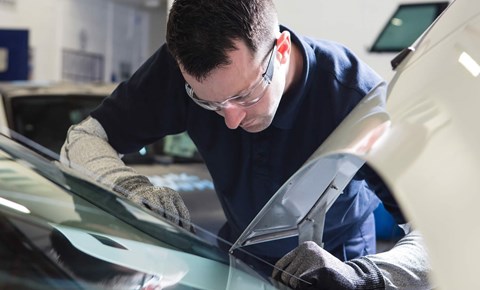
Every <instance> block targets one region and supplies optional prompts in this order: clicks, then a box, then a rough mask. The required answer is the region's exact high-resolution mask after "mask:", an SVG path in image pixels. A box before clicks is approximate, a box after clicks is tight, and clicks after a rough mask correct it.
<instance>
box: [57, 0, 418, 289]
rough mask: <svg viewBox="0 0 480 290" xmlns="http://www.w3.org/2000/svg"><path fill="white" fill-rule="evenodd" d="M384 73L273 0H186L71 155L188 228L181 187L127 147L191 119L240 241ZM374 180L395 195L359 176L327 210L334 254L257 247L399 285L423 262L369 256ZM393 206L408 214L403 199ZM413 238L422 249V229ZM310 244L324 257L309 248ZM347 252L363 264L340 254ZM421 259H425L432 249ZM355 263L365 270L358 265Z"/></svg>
mask: <svg viewBox="0 0 480 290" xmlns="http://www.w3.org/2000/svg"><path fill="white" fill-rule="evenodd" d="M381 82H382V80H381V79H380V77H379V76H378V75H377V74H376V73H374V72H373V71H372V70H371V69H370V68H369V67H368V66H366V65H365V64H364V63H362V62H361V61H360V60H358V59H357V58H356V57H355V56H354V55H353V54H352V53H351V52H350V51H349V50H348V49H346V48H345V47H343V46H341V45H339V44H336V43H332V42H328V41H317V40H313V39H310V38H306V37H300V36H298V35H296V34H295V33H294V32H293V31H291V30H289V29H288V28H286V27H281V26H279V24H278V20H277V15H276V12H275V8H274V5H273V2H272V1H271V0H177V1H175V2H174V3H173V6H172V8H171V11H170V15H169V20H168V25H167V44H166V45H163V46H162V47H161V48H160V49H159V50H158V51H157V52H156V53H155V54H154V55H153V56H152V57H151V58H150V59H148V60H147V61H146V62H145V63H144V64H143V65H142V66H141V67H140V68H139V70H138V71H137V72H136V73H135V74H134V75H133V76H132V77H131V78H130V79H129V80H128V81H126V82H124V83H122V84H120V85H119V86H118V88H117V89H116V90H115V91H114V92H113V94H112V95H111V96H110V97H109V98H107V99H106V100H105V101H104V102H103V104H102V105H101V106H100V107H99V108H97V109H96V110H95V111H93V112H92V114H91V117H90V118H87V120H85V121H84V122H82V123H81V124H79V125H78V126H73V127H72V128H71V129H70V130H69V133H68V136H67V140H66V142H65V145H64V148H63V149H62V160H63V162H65V163H67V164H69V165H70V166H78V167H80V168H85V169H86V170H87V171H88V172H91V173H93V174H94V176H96V178H97V179H98V180H100V181H101V182H103V183H105V184H108V185H109V186H111V187H112V188H113V189H114V190H116V191H118V192H120V193H122V194H124V195H125V196H127V197H128V198H130V199H132V200H133V201H134V202H137V203H139V204H141V205H144V206H146V207H147V208H149V209H151V210H153V211H156V212H158V213H161V214H164V215H165V216H166V217H167V218H169V219H171V220H172V221H174V222H177V223H179V224H181V225H182V226H184V227H186V228H189V226H190V224H189V213H188V210H187V209H186V208H185V205H184V204H183V202H182V200H181V198H180V196H179V195H178V193H176V192H174V191H173V190H171V189H168V188H158V187H154V186H152V185H151V184H150V183H149V182H148V179H147V178H146V177H143V176H140V175H138V174H136V173H135V172H134V171H133V170H132V169H130V168H128V167H125V166H124V164H123V163H122V162H121V160H120V159H119V157H118V154H119V153H120V154H123V153H128V152H132V151H136V150H138V149H140V148H141V147H143V146H145V145H146V144H149V143H152V142H154V141H156V140H158V139H160V138H163V137H164V136H166V135H169V134H176V133H180V132H183V131H187V132H188V134H189V135H190V137H191V138H192V140H193V141H194V143H195V145H196V146H197V148H198V150H199V152H200V154H201V155H202V157H203V158H204V160H205V163H206V165H207V167H208V169H209V171H210V173H211V175H212V178H213V181H214V185H215V190H216V192H217V194H218V197H219V199H220V202H221V204H222V207H223V209H224V211H225V214H226V217H227V220H228V223H227V224H226V225H225V226H224V228H223V229H222V230H221V236H222V237H224V238H226V239H227V240H229V241H232V242H233V241H235V240H236V238H237V237H238V236H239V235H240V234H241V232H242V231H243V230H244V229H245V228H246V226H247V225H248V224H249V223H250V221H251V220H252V219H253V218H254V216H255V215H256V213H258V211H259V210H260V209H261V208H262V207H263V206H264V204H265V203H266V202H267V201H268V200H269V199H270V197H271V196H272V195H273V194H274V193H275V192H276V191H277V189H278V188H279V187H280V186H281V185H282V184H283V183H284V182H285V181H286V180H287V179H288V178H289V177H290V176H291V175H292V174H293V173H294V172H295V171H296V170H297V169H298V168H300V166H301V165H302V164H303V163H304V162H305V161H306V160H307V159H308V157H309V156H310V155H311V154H312V153H313V152H314V151H315V149H317V148H318V147H319V146H320V144H322V142H323V141H324V140H325V139H326V138H327V136H328V135H329V134H330V133H331V132H332V131H333V130H334V129H335V127H336V126H337V125H338V124H339V123H340V122H341V121H342V120H343V118H344V117H345V116H346V115H347V114H348V113H349V112H350V111H351V110H352V109H353V108H354V107H355V105H356V104H357V103H358V102H359V101H360V100H361V99H362V98H363V97H364V96H365V95H366V94H367V93H368V92H369V91H370V90H371V89H372V88H374V87H375V86H377V85H378V84H379V83H381ZM365 176H368V177H369V176H374V174H373V175H372V174H366V175H365ZM372 188H379V190H377V193H378V194H379V196H381V197H382V198H385V199H386V198H388V194H385V191H384V190H380V188H381V186H377V185H376V184H373V183H372V182H371V184H367V183H366V182H365V180H363V179H362V178H355V179H354V180H353V181H352V182H351V183H350V184H349V185H348V186H347V188H346V189H345V191H344V194H342V195H341V196H340V197H339V198H338V200H337V201H336V202H335V204H334V205H333V206H332V207H331V209H330V210H329V212H328V213H327V218H326V224H325V232H324V242H325V245H324V247H325V249H326V250H327V251H328V252H329V253H331V254H332V255H330V254H328V253H327V252H326V251H325V250H323V249H320V248H317V247H316V246H314V245H306V246H305V245H301V246H299V247H298V248H296V247H297V246H298V245H297V243H296V239H294V238H292V239H286V240H282V241H277V242H275V243H270V244H268V245H258V246H253V247H252V248H251V249H250V250H251V251H252V252H254V253H255V254H257V255H260V256H261V257H262V258H264V259H266V260H269V261H271V262H275V261H277V260H278V259H279V258H280V257H282V256H284V255H285V254H286V253H287V252H289V251H291V250H293V249H294V248H296V249H295V250H294V252H291V253H290V254H288V255H287V256H286V257H285V258H284V259H282V260H280V261H279V264H277V265H278V267H281V268H285V269H287V270H288V271H290V272H292V270H291V269H290V268H291V267H292V266H295V267H294V268H295V269H303V270H304V271H303V272H302V273H298V272H297V273H296V275H298V276H300V277H305V278H307V280H311V282H312V281H313V282H314V281H315V279H316V278H318V277H322V275H324V274H322V273H323V272H322V271H323V270H321V269H335V273H337V274H338V275H330V276H331V277H333V278H331V279H330V278H329V279H330V280H331V281H332V285H340V286H342V285H343V284H342V283H343V282H342V281H343V280H347V281H348V282H349V283H350V284H349V285H350V286H353V287H357V286H358V285H369V287H370V286H371V285H374V286H379V287H384V286H385V284H384V283H386V284H387V285H389V284H390V283H391V284H392V285H393V284H395V283H397V284H395V285H398V283H399V282H398V281H400V280H398V279H397V278H396V277H397V276H396V274H397V273H402V274H403V273H409V275H410V276H409V275H407V277H412V276H413V275H414V274H416V273H421V274H422V273H424V271H423V270H424V269H425V268H421V267H416V268H415V269H409V270H408V271H406V272H402V271H403V269H404V268H403V267H404V265H407V266H410V264H408V263H404V264H402V263H400V262H399V263H397V264H395V262H396V261H395V260H394V261H393V262H392V263H390V262H389V257H388V255H387V257H386V258H385V259H379V260H378V263H376V262H372V261H374V260H375V259H374V258H375V257H377V256H374V258H372V259H368V258H358V257H360V256H364V255H368V254H374V253H375V232H374V221H373V213H372V212H373V210H374V209H375V208H376V207H377V205H378V199H377V197H376V196H375V194H374V193H373V190H372ZM199 198H201V197H199ZM391 208H392V209H393V210H395V209H396V211H392V212H393V213H394V214H395V216H396V218H397V219H398V221H399V223H404V222H405V221H404V220H403V217H402V216H401V213H400V212H399V210H398V208H396V207H395V205H394V206H392V207H391ZM409 241H411V243H409V245H410V244H413V246H412V247H413V248H414V249H420V252H421V246H420V245H419V244H418V243H416V241H417V239H416V238H412V239H411V240H409ZM412 241H413V242H412ZM305 254H307V255H308V256H309V257H318V259H313V260H311V261H306V260H305V259H301V257H302V256H303V255H305ZM327 254H328V255H327ZM415 254H417V253H415ZM402 256H404V255H402ZM407 256H408V255H407ZM409 257H410V256H409ZM422 257H423V256H422ZM298 258H300V260H298ZM337 258H338V259H340V260H338V259H337ZM355 258H358V259H355ZM396 258H397V256H395V259H396ZM352 259H354V260H352ZM347 260H350V263H353V264H348V263H343V262H341V261H347ZM298 261H300V262H302V263H303V262H304V261H306V262H309V263H307V264H306V265H307V268H308V269H304V268H303V267H297V266H298V265H299V264H298ZM319 261H326V262H327V263H323V262H322V263H320V264H319ZM330 261H333V262H331V263H330ZM351 261H353V262H351ZM382 261H386V262H385V263H384V264H386V265H388V267H390V268H389V269H392V268H395V267H396V268H395V269H397V270H398V268H401V270H400V271H393V272H394V274H391V273H393V272H392V271H390V272H389V271H387V270H385V269H386V268H387V267H384V266H381V265H383V264H382ZM420 262H421V263H420V264H421V265H422V266H423V265H424V262H425V261H424V260H421V261H420ZM302 263H300V264H302ZM339 265H342V267H339ZM352 265H353V267H360V270H358V271H353V273H352V271H350V270H351V269H352ZM358 265H360V266H358ZM379 265H380V266H379ZM392 265H393V266H392ZM399 265H401V266H399ZM397 266H398V267H397ZM289 267H290V268H289ZM382 267H383V268H382ZM312 269H316V270H320V272H322V273H317V272H319V271H313V272H312V271H310V270H312ZM355 269H356V268H355ZM363 270H364V271H365V272H363ZM327 272H328V273H330V272H329V271H327ZM306 273H309V274H306ZM312 273H317V274H318V275H317V274H312ZM309 275H310V276H312V275H313V277H310V276H309ZM274 276H275V277H276V278H278V279H281V280H282V281H284V282H286V283H288V284H290V285H292V286H299V287H303V286H305V285H303V284H298V283H297V282H298V281H297V280H295V279H294V280H292V281H290V280H289V279H288V275H286V276H285V275H282V274H281V275H279V274H278V273H277V272H275V273H274ZM327 276H328V275H327ZM400 276H402V277H403V278H404V277H405V275H400ZM339 277H340V278H339ZM416 277H418V276H415V278H416ZM415 278H414V279H415ZM317 280H318V279H317ZM417 280H418V279H417ZM295 281H297V282H295ZM402 281H403V280H402ZM314 283H315V282H314ZM408 283H410V282H408ZM347 284H348V283H347ZM347 284H345V287H349V285H347ZM340 286H339V287H340ZM333 287H336V286H333ZM342 287H343V286H342ZM369 289H373V288H369Z"/></svg>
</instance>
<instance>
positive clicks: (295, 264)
mask: <svg viewBox="0 0 480 290" xmlns="http://www.w3.org/2000/svg"><path fill="white" fill-rule="evenodd" d="M275 267H276V269H275V270H274V271H273V273H272V277H273V278H274V279H277V280H280V281H282V282H283V283H285V284H287V285H288V286H290V287H292V288H294V289H336V290H337V289H369V290H373V289H385V282H384V280H383V276H382V274H381V273H380V270H379V269H378V268H377V266H376V265H375V264H374V263H373V262H371V261H370V260H368V259H367V258H357V259H353V260H350V261H348V262H342V261H340V260H339V259H337V258H336V257H335V256H333V255H331V254H330V253H328V252H327V251H325V250H324V249H322V248H321V247H320V246H318V245H317V244H316V243H314V242H311V241H308V242H304V243H302V244H301V245H300V246H298V247H297V248H296V249H294V250H293V251H291V252H290V253H288V254H286V255H285V256H284V257H283V258H281V259H280V260H279V261H278V262H277V263H276V264H275ZM281 270H284V271H285V272H287V273H285V272H282V271H281ZM288 273H289V274H291V275H289V274H288ZM292 275H293V276H292ZM295 277H297V278H300V279H302V280H304V281H302V280H299V279H297V278H295ZM305 281H306V282H308V283H310V285H309V284H307V283H306V282H305Z"/></svg>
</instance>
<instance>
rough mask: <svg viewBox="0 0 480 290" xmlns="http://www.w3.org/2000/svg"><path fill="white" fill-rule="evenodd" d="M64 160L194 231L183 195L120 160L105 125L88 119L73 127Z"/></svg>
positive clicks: (68, 135)
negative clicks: (152, 181)
mask: <svg viewBox="0 0 480 290" xmlns="http://www.w3.org/2000/svg"><path fill="white" fill-rule="evenodd" d="M60 161H61V162H62V163H63V164H65V165H67V166H68V167H71V168H74V169H77V170H80V171H81V172H83V173H84V174H86V175H88V176H90V177H91V178H93V179H95V180H97V181H99V182H101V183H103V184H105V185H107V186H108V187H110V188H111V189H113V190H114V191H116V192H118V193H120V194H122V195H124V196H126V197H127V198H128V199H130V200H132V201H133V202H135V203H137V204H139V205H141V206H144V207H146V208H148V209H150V210H152V211H154V212H156V213H158V214H161V215H163V216H165V217H166V218H167V219H169V220H171V221H172V222H174V223H177V224H180V225H182V226H183V227H184V228H187V229H190V214H189V212H188V209H187V208H186V207H185V204H184V203H183V200H182V199H181V197H180V195H179V194H178V193H177V192H176V191H174V190H172V189H170V188H167V187H157V186H154V185H152V184H151V183H150V181H149V180H148V178H147V177H145V176H143V175H140V174H138V173H137V172H135V171H134V170H133V169H132V168H130V167H128V166H126V165H125V163H123V161H122V160H121V159H120V155H119V154H118V152H117V151H115V149H113V148H112V146H110V144H109V143H108V137H107V134H106V132H105V130H104V129H103V127H102V125H101V124H100V123H99V122H98V121H97V120H96V119H94V118H91V117H88V118H87V119H85V120H84V121H83V122H81V123H80V124H78V125H73V126H71V127H70V129H69V130H68V133H67V138H66V140H65V143H64V145H63V146H62V149H61V152H60Z"/></svg>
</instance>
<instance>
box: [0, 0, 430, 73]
mask: <svg viewBox="0 0 480 290" xmlns="http://www.w3.org/2000/svg"><path fill="white" fill-rule="evenodd" d="M274 1H275V3H276V5H277V10H278V13H279V18H280V22H281V23H282V24H285V25H287V26H289V27H290V28H291V29H293V30H295V31H296V32H298V33H301V34H305V35H309V36H313V37H317V38H326V39H330V40H335V41H337V42H340V43H343V44H345V45H346V46H348V47H349V48H350V49H352V50H353V52H354V53H356V54H357V55H358V56H359V57H360V58H361V59H363V60H364V61H366V62H367V63H368V64H369V65H370V66H372V67H373V68H374V69H375V70H376V71H377V72H378V73H379V74H380V75H381V76H383V77H384V78H385V79H387V80H389V79H390V78H391V77H392V76H393V72H392V71H391V68H390V60H391V59H392V58H393V57H394V56H395V54H393V53H369V52H368V49H369V47H370V45H371V44H372V42H373V41H374V39H375V38H376V36H377V35H378V34H379V33H380V31H381V29H382V27H383V25H384V24H385V22H386V21H387V19H388V18H389V17H390V16H391V15H392V14H393V12H394V11H395V9H396V7H397V6H398V4H400V3H409V2H428V1H435V0H362V1H359V0H296V1H289V0H274ZM11 2H12V3H15V4H12V5H0V27H2V28H22V29H29V30H30V47H31V52H32V68H33V74H32V78H33V79H35V80H59V79H61V78H62V75H61V72H62V71H61V70H62V58H61V56H62V50H64V49H72V50H80V51H85V52H88V53H94V54H100V55H103V56H104V61H105V63H104V68H105V71H104V76H103V78H104V81H110V80H112V79H115V80H121V79H123V78H124V77H125V76H126V75H127V74H128V73H131V72H133V71H135V69H136V68H138V66H140V64H141V63H142V62H143V61H144V60H146V59H147V58H148V57H149V56H150V55H151V54H152V53H153V52H154V51H155V50H156V49H157V48H158V47H159V46H160V45H161V44H162V43H164V41H165V29H166V18H167V13H168V9H169V7H170V5H171V3H172V2H173V0H161V1H160V6H159V7H157V8H154V9H152V8H149V9H146V8H141V7H140V6H139V5H137V6H134V5H131V3H135V1H133V0H128V1H127V0H11ZM124 2H129V3H130V4H127V3H124ZM137 3H143V1H140V0H138V1H137Z"/></svg>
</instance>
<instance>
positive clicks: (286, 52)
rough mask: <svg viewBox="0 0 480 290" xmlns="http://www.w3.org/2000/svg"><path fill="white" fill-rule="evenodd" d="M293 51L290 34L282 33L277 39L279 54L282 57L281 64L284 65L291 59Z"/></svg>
mask: <svg viewBox="0 0 480 290" xmlns="http://www.w3.org/2000/svg"><path fill="white" fill-rule="evenodd" d="M291 51H292V40H291V38H290V32H288V31H282V33H280V36H279V37H278V38H277V52H278V54H279V55H280V59H279V62H280V63H281V64H284V63H286V62H287V61H288V59H289V58H290V52H291Z"/></svg>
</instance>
